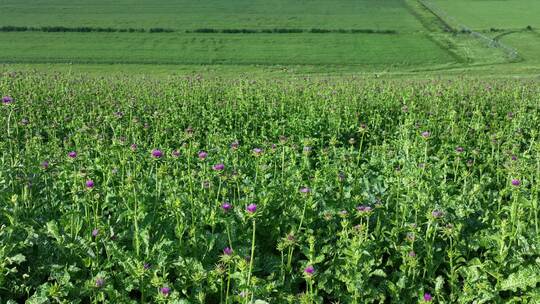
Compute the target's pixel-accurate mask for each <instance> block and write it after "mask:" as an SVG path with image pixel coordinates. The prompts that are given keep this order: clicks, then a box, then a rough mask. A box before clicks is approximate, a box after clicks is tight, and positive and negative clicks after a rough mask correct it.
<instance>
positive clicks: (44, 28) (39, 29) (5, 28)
mask: <svg viewBox="0 0 540 304" xmlns="http://www.w3.org/2000/svg"><path fill="white" fill-rule="evenodd" d="M0 32H47V33H53V32H76V33H90V32H99V33H172V32H177V30H173V29H168V28H162V27H154V28H149V29H144V28H112V27H90V26H77V27H66V26H41V27H33V26H13V25H4V26H1V27H0ZM185 32H186V33H221V34H261V33H266V34H287V33H317V34H326V33H343V34H359V33H361V34H397V31H395V30H378V29H377V30H376V29H321V28H312V29H298V28H273V29H215V28H199V29H194V30H186V31H185Z"/></svg>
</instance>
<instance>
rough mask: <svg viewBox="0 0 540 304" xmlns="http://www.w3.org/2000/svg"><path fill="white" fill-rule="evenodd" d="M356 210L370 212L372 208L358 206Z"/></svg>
mask: <svg viewBox="0 0 540 304" xmlns="http://www.w3.org/2000/svg"><path fill="white" fill-rule="evenodd" d="M356 210H358V211H360V212H370V211H371V210H372V208H371V207H370V206H358V207H356Z"/></svg>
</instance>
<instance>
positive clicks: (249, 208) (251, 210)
mask: <svg viewBox="0 0 540 304" xmlns="http://www.w3.org/2000/svg"><path fill="white" fill-rule="evenodd" d="M246 211H247V212H249V213H255V211H257V205H256V204H249V205H248V206H247V207H246Z"/></svg>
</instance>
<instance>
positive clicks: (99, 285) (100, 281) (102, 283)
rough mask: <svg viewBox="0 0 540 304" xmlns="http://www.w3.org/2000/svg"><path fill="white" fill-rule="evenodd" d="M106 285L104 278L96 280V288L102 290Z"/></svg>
mask: <svg viewBox="0 0 540 304" xmlns="http://www.w3.org/2000/svg"><path fill="white" fill-rule="evenodd" d="M103 285H105V280H104V279H103V278H97V279H96V287H97V288H101V287H103Z"/></svg>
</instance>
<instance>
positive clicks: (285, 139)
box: [279, 135, 287, 144]
mask: <svg viewBox="0 0 540 304" xmlns="http://www.w3.org/2000/svg"><path fill="white" fill-rule="evenodd" d="M279 142H280V143H282V144H284V143H286V142H287V136H283V135H281V136H280V137H279Z"/></svg>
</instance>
